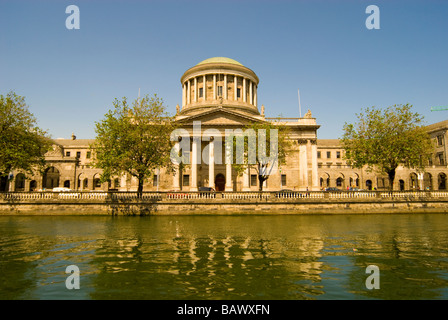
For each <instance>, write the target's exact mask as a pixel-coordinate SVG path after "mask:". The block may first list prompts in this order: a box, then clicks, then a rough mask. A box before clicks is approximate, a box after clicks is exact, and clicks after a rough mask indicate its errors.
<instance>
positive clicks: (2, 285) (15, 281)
mask: <svg viewBox="0 0 448 320" xmlns="http://www.w3.org/2000/svg"><path fill="white" fill-rule="evenodd" d="M36 246H38V243H37V242H36V241H34V240H32V239H30V240H28V239H27V238H26V236H25V235H24V234H23V233H22V232H21V231H20V227H19V224H17V223H15V222H14V221H12V220H10V221H9V222H8V224H5V227H4V228H0V270H1V271H0V300H19V299H24V298H25V299H26V298H28V297H27V294H28V293H29V292H30V291H31V290H32V289H33V287H35V284H36V278H35V277H34V273H33V270H34V268H35V267H36V265H37V263H36V262H35V261H33V260H31V259H26V257H27V256H28V254H27V253H28V252H38V251H39V249H37V250H35V249H36ZM34 250H35V251H34Z"/></svg>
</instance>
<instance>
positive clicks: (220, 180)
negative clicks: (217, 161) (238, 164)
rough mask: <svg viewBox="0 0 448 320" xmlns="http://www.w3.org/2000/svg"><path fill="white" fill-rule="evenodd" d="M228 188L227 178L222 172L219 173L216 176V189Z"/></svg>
mask: <svg viewBox="0 0 448 320" xmlns="http://www.w3.org/2000/svg"><path fill="white" fill-rule="evenodd" d="M225 189H226V178H225V177H224V175H223V174H222V173H218V174H217V175H216V178H215V190H216V191H224V190H225Z"/></svg>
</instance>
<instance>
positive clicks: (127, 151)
mask: <svg viewBox="0 0 448 320" xmlns="http://www.w3.org/2000/svg"><path fill="white" fill-rule="evenodd" d="M113 105H114V109H113V110H109V112H108V113H106V114H105V117H104V119H103V120H102V121H100V122H96V123H95V131H96V134H97V136H96V140H95V143H94V144H92V146H91V149H92V151H93V154H95V157H94V165H95V167H97V168H101V169H102V170H103V173H102V175H101V179H100V180H101V181H102V182H104V181H108V180H110V179H111V177H112V176H117V175H122V174H124V173H128V174H130V175H131V176H134V177H136V178H137V180H138V190H137V192H138V195H139V196H141V194H142V192H143V183H144V182H145V180H146V179H148V178H150V177H151V176H152V175H153V172H154V171H155V169H158V168H163V167H165V168H167V169H168V170H172V169H173V165H172V163H171V160H170V151H171V148H172V146H173V142H172V141H170V134H171V132H172V131H173V130H174V129H175V124H174V118H173V117H171V116H170V115H169V114H168V113H167V112H166V111H165V109H166V108H165V106H164V105H163V101H162V99H160V98H158V97H157V95H154V96H153V97H151V98H149V96H148V95H146V96H145V97H144V98H139V99H136V100H135V101H134V102H133V104H132V106H130V105H128V102H127V98H126V97H124V98H123V99H122V101H120V100H118V99H115V100H114V102H113Z"/></svg>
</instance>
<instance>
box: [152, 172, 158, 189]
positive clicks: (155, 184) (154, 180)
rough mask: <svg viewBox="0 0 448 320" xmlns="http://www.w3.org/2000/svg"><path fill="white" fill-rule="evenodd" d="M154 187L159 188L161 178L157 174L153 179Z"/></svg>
mask: <svg viewBox="0 0 448 320" xmlns="http://www.w3.org/2000/svg"><path fill="white" fill-rule="evenodd" d="M152 185H153V186H154V187H158V186H159V176H158V175H157V174H155V175H154V177H153V179H152Z"/></svg>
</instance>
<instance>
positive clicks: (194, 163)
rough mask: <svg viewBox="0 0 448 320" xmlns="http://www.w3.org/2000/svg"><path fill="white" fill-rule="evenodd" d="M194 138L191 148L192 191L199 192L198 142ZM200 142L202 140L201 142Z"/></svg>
mask: <svg viewBox="0 0 448 320" xmlns="http://www.w3.org/2000/svg"><path fill="white" fill-rule="evenodd" d="M197 140H198V139H197V137H193V144H192V147H191V186H190V191H198V141H197ZM199 142H200V140H199Z"/></svg>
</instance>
